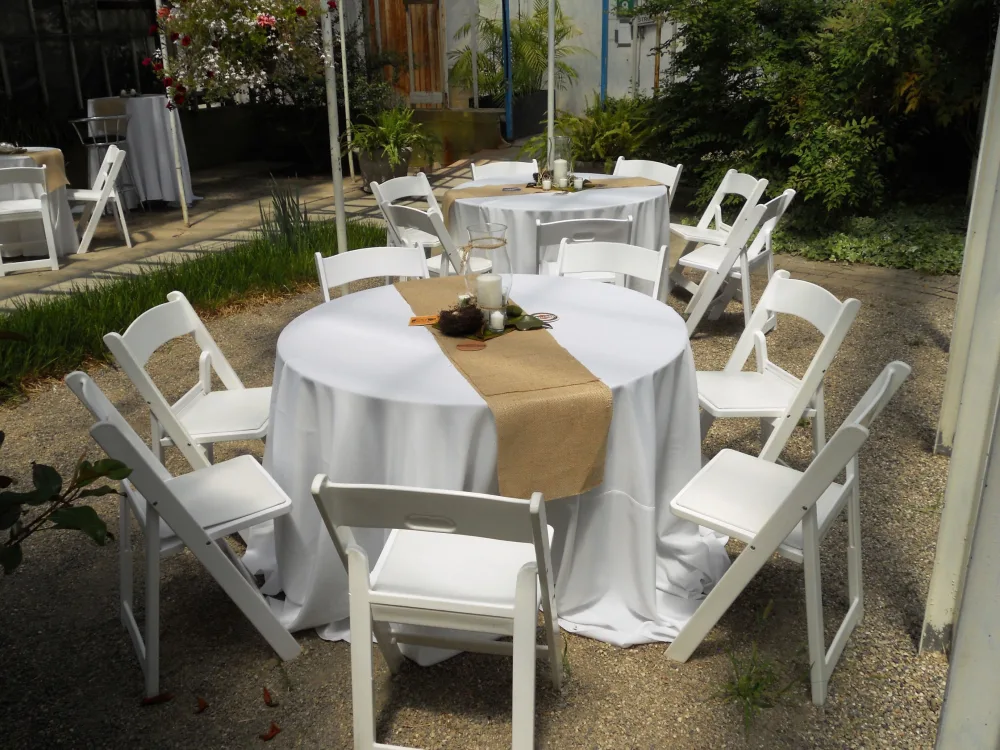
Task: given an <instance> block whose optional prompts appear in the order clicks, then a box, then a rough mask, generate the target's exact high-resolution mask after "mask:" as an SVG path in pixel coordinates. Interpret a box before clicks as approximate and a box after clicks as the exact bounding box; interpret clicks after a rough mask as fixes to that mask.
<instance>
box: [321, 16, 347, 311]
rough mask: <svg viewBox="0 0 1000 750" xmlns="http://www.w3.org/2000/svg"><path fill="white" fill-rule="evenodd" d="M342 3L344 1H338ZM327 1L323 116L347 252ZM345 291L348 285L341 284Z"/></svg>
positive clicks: (340, 245) (341, 241)
mask: <svg viewBox="0 0 1000 750" xmlns="http://www.w3.org/2000/svg"><path fill="white" fill-rule="evenodd" d="M340 1H341V2H342V1H343V0H340ZM326 3H327V0H319V9H320V13H321V17H322V19H323V57H324V62H325V65H326V116H327V120H328V121H329V124H330V161H331V162H332V166H333V207H334V211H335V212H336V223H337V252H338V253H343V252H346V251H347V221H346V219H345V217H344V172H343V169H342V168H341V165H340V159H341V155H340V121H339V119H338V118H339V113H338V112H337V69H336V68H335V67H334V63H333V61H334V57H333V55H334V52H333V28H332V24H331V22H330V12H331V11H330V10H329V8H328V7H327V4H326ZM340 293H341V295H345V294H347V285H346V284H343V285H341V287H340Z"/></svg>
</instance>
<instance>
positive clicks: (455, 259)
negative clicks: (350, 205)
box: [382, 204, 493, 276]
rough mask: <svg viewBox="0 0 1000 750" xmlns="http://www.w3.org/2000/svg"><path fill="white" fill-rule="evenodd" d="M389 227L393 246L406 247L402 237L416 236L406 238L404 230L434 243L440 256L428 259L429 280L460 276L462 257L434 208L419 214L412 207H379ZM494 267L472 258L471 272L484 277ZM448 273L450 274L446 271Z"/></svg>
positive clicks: (416, 209) (483, 260)
mask: <svg viewBox="0 0 1000 750" xmlns="http://www.w3.org/2000/svg"><path fill="white" fill-rule="evenodd" d="M382 211H383V212H384V213H385V215H386V217H387V219H388V222H387V223H388V224H389V226H390V227H392V228H393V229H392V230H391V231H393V232H395V233H396V236H395V244H400V245H402V244H405V240H404V238H405V237H408V236H417V235H409V234H407V230H416V232H420V233H422V234H427V235H430V236H431V237H433V238H434V239H435V240H437V245H438V246H439V247H440V248H441V253H440V254H438V255H432V256H431V257H429V258H427V270H428V271H429V272H430V274H431V276H448V275H449V274H451V273H460V272H461V270H462V253H461V252H460V251H459V249H458V245H456V244H455V240H454V238H453V237H452V236H451V232H449V231H448V229H447V227H445V225H444V219H443V218H442V216H441V212H440V211H437V210H435V209H433V208H429V209H427V210H426V211H421V210H420V209H418V208H413V207H412V206H399V205H392V204H387V205H383V206H382ZM492 267H493V265H492V264H491V263H490V262H489V261H488V260H486V259H485V258H476V257H473V258H472V272H473V273H486V272H487V271H489V270H490V269H491V268H492ZM449 269H450V270H449Z"/></svg>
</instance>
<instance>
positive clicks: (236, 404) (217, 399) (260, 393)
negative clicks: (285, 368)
mask: <svg viewBox="0 0 1000 750" xmlns="http://www.w3.org/2000/svg"><path fill="white" fill-rule="evenodd" d="M270 408H271V388H270V387H267V388H241V389H237V390H232V391H211V392H210V393H206V394H205V395H204V396H201V397H200V398H197V399H195V400H194V401H192V402H191V404H190V405H189V406H187V407H186V408H184V409H182V410H181V411H180V412H179V413H178V414H177V418H178V419H179V420H180V422H181V424H182V425H184V427H185V428H186V429H187V431H188V433H189V434H190V435H191V437H193V438H194V439H195V441H196V442H198V443H214V442H216V441H222V440H256V439H259V438H262V437H264V436H265V435H266V434H267V417H268V412H269V410H270Z"/></svg>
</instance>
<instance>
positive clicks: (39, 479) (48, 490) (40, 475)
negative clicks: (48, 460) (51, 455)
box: [31, 464, 63, 500]
mask: <svg viewBox="0 0 1000 750" xmlns="http://www.w3.org/2000/svg"><path fill="white" fill-rule="evenodd" d="M31 481H32V482H33V483H34V485H35V489H36V490H37V491H38V493H39V495H45V498H44V499H45V500H48V499H49V498H50V497H53V496H54V495H58V494H59V493H60V492H62V484H63V481H62V477H61V476H59V472H58V471H56V470H55V469H53V468H52V467H51V466H46V465H45V464H32V465H31Z"/></svg>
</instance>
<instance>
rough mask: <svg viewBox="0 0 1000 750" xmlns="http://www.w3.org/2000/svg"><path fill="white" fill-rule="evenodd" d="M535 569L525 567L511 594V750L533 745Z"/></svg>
mask: <svg viewBox="0 0 1000 750" xmlns="http://www.w3.org/2000/svg"><path fill="white" fill-rule="evenodd" d="M537 586H538V570H537V568H536V567H535V566H534V565H525V566H524V567H523V568H521V570H520V571H519V572H518V574H517V590H516V593H515V594H514V648H513V651H514V687H513V693H514V694H513V706H514V708H513V717H512V721H511V723H512V725H513V742H512V748H513V750H532V748H534V746H535V622H536V618H537V617H538V606H537V601H538V593H537Z"/></svg>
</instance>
